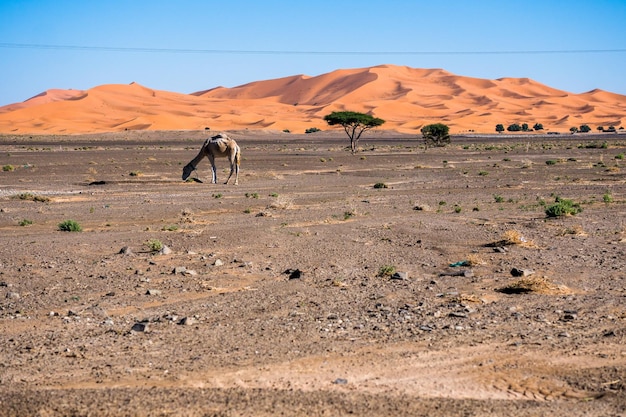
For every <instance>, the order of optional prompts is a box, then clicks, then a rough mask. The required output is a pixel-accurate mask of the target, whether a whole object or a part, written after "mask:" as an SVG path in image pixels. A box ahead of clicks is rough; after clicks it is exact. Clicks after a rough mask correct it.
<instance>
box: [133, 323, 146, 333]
mask: <svg viewBox="0 0 626 417" xmlns="http://www.w3.org/2000/svg"><path fill="white" fill-rule="evenodd" d="M130 330H132V331H135V332H147V331H148V323H144V322H139V323H135V324H133V327H132V328H131V329H130Z"/></svg>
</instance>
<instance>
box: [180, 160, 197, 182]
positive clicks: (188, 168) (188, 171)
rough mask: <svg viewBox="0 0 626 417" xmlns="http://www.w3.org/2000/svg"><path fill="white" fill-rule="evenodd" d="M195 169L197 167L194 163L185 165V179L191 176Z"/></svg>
mask: <svg viewBox="0 0 626 417" xmlns="http://www.w3.org/2000/svg"><path fill="white" fill-rule="evenodd" d="M195 169H196V168H195V167H194V166H193V165H191V163H189V164H187V165H185V167H184V168H183V181H185V180H186V179H187V178H189V176H190V175H191V173H192V172H193V171H194V170H195Z"/></svg>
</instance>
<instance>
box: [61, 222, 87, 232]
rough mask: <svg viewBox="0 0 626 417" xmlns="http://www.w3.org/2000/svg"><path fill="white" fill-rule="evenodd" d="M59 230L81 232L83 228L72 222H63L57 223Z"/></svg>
mask: <svg viewBox="0 0 626 417" xmlns="http://www.w3.org/2000/svg"><path fill="white" fill-rule="evenodd" d="M59 230H60V231H62V232H82V231H83V228H82V227H80V224H78V223H77V222H76V221H74V220H65V221H64V222H61V223H59Z"/></svg>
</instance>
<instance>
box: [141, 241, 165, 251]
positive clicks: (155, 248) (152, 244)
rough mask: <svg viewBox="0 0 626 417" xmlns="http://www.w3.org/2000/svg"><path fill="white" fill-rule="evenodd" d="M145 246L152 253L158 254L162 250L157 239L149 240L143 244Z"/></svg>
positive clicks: (161, 243) (161, 244) (160, 243)
mask: <svg viewBox="0 0 626 417" xmlns="http://www.w3.org/2000/svg"><path fill="white" fill-rule="evenodd" d="M145 245H146V246H147V247H148V249H150V251H152V252H158V251H160V250H161V249H163V242H161V241H160V240H159V239H150V240H148V241H147V242H146V243H145Z"/></svg>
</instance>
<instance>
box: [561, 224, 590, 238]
mask: <svg viewBox="0 0 626 417" xmlns="http://www.w3.org/2000/svg"><path fill="white" fill-rule="evenodd" d="M567 235H573V236H587V232H585V231H584V230H583V227H582V226H581V225H579V224H576V225H574V226H571V227H568V228H565V229H563V230H562V231H561V233H559V236H567Z"/></svg>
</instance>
